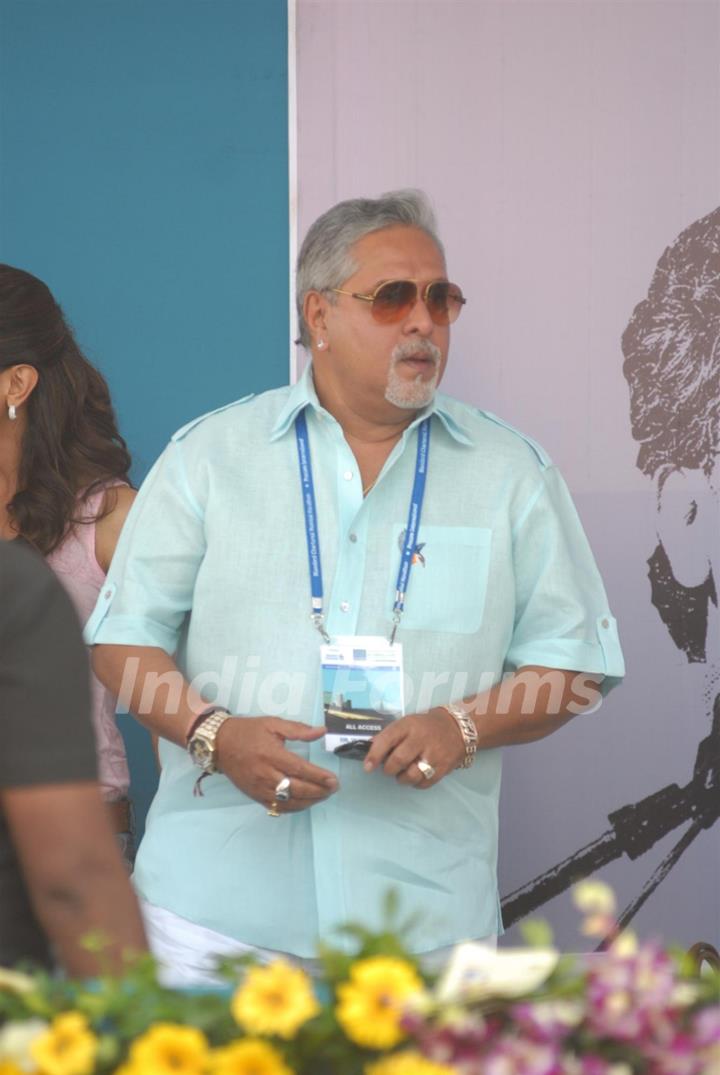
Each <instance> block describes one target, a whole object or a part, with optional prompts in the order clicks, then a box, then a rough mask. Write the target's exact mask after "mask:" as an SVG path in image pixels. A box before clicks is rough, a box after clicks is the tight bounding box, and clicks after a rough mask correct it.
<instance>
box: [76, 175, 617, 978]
mask: <svg viewBox="0 0 720 1075" xmlns="http://www.w3.org/2000/svg"><path fill="white" fill-rule="evenodd" d="M297 286H298V294H297V302H298V312H299V315H300V323H301V326H302V328H301V331H302V342H303V343H304V345H305V347H306V349H307V350H308V351H309V352H310V355H311V358H312V362H311V363H310V365H309V366H308V368H307V369H306V371H305V373H304V374H303V376H302V377H301V378H300V380H299V381H298V383H297V384H295V385H294V386H292V387H288V388H283V389H279V390H275V391H272V392H267V393H265V394H263V395H261V396H259V397H256V398H253V399H246V400H242V401H240V402H239V403H235V404H231V405H229V406H228V407H226V408H223V409H222V410H221V411H218V412H215V413H214V414H211V415H206V416H205V417H203V418H200V419H198V420H197V421H195V422H191V423H190V424H189V425H188V426H186V427H185V428H184V429H182V430H180V431H179V432H178V433H176V434H175V436H174V437H173V438H172V440H171V443H170V445H169V446H168V448H167V450H166V451H165V452H164V454H163V456H162V457H161V459H160V460H159V461H158V463H157V464H156V466H155V468H154V469H153V471H152V473H151V474H150V476H149V477H148V479H147V481H146V483H145V485H144V486H143V489H142V490H141V492H140V494H139V496H138V498H137V502H136V505H135V507H134V508H133V511H132V514H131V516H130V518H129V521H128V524H127V526H126V528H125V531H124V534H123V536H122V538H121V541H120V544H119V546H118V551H117V554H116V557H115V561H114V563H113V566H112V569H111V572H110V575H109V585H108V587H107V588H106V590H105V591H104V594H103V597H102V598H101V601H100V603H99V605H98V607H97V609H96V612H95V615H94V617H93V620H92V622H91V624H90V625H89V628H88V630H89V634H90V641H92V642H94V643H95V644H96V646H97V650H96V667H97V670H98V674H99V675H100V677H101V678H102V679H103V680H104V681H105V682H106V683H107V684H109V685H110V686H111V687H112V689H114V690H116V691H119V690H120V689H121V687H122V679H123V672H124V671H125V672H127V669H128V668H129V667H130V665H131V664H132V667H133V676H132V677H130V679H131V680H132V683H131V685H130V687H128V690H127V694H128V695H129V696H130V697H129V699H128V700H129V703H130V706H131V708H132V709H133V711H134V712H136V713H137V715H138V717H139V719H140V720H141V721H142V722H143V723H144V724H145V725H146V726H147V727H148V728H150V729H151V730H152V731H153V732H155V733H157V734H158V735H159V736H160V744H161V745H160V751H161V758H162V776H161V780H160V787H159V790H158V793H157V796H156V799H155V801H154V803H153V806H152V808H151V811H150V814H149V817H148V825H147V833H146V837H145V840H144V842H143V844H142V846H141V848H140V851H139V855H138V860H137V866H136V874H135V878H136V884H137V887H138V889H139V892H140V895H141V897H142V899H143V902H144V909H145V914H146V921H147V923H148V928H149V935H150V940H151V944H152V945H153V946H154V947H155V950H156V952H157V953H158V954H159V956H160V957H161V958H162V959H164V960H165V961H166V963H167V964H169V965H170V967H171V970H172V976H173V980H175V981H195V982H197V981H201V980H203V979H204V978H205V976H206V975H207V974H208V973H209V964H210V960H209V956H210V955H211V954H219V953H228V952H235V951H241V950H243V949H246V948H251V949H252V950H254V951H255V952H259V953H260V955H261V956H264V957H267V958H270V957H271V956H272V955H273V954H277V953H284V954H286V955H289V956H291V957H294V958H296V959H298V960H307V959H309V958H310V957H312V955H313V953H314V951H315V946H316V943H317V940H318V938H319V937H326V936H328V934H329V933H330V932H331V931H332V930H333V928H334V927H336V926H338V925H339V924H341V923H342V922H343V921H346V920H349V919H355V920H358V919H360V920H362V921H364V922H366V923H367V924H368V925H369V926H371V927H372V926H377V925H379V922H380V917H381V907H382V897H383V895H384V893H385V892H386V891H387V890H388V889H390V888H393V889H395V890H396V892H397V893H398V895H399V897H400V900H401V905H402V906H403V908H404V909H406V910H407V911H416V912H420V914H419V916H418V918H419V923H420V925H419V927H418V929H417V931H416V933H415V935H414V936H413V937H412V939H411V943H412V944H413V945H414V947H415V949H416V950H417V951H418V952H424V953H437V952H441V951H442V950H443V949H444V948H445V947H446V946H448V945H451V944H453V943H455V942H457V941H459V940H461V939H463V938H477V939H480V938H487V937H494V936H495V935H497V934H498V933H499V932H500V931H501V928H502V924H501V921H500V917H499V911H498V899H497V885H496V860H497V830H498V818H497V813H498V795H499V788H500V768H501V752H500V750H499V749H498V748H500V747H502V746H504V745H506V744H512V743H523V742H527V741H530V740H533V739H538V738H540V737H542V736H545V735H548V734H549V733H551V732H553V731H555V729H557V728H559V727H560V726H561V725H563V724H564V723H566V722H567V721H568V720H569V719H571V716H572V715H573V714H574V713H577V712H579V711H580V710H582V709H583V708H584V707H587V705H588V704H590V702H591V701H592V702H594V701H595V696H596V694H597V690H596V688H595V684H596V683H597V682H598V681H599V680H602V681H603V684H604V689H605V688H607V687H608V686H609V685H611V684H612V683H613V682H614V681H615V680H616V679H617V678H618V677H620V676H621V675H622V674H623V664H622V655H621V652H620V648H619V643H618V640H617V634H616V630H615V622H614V620H613V618H612V616H611V615H610V612H609V609H608V606H607V599H606V596H605V592H604V590H603V586H602V582H601V580H600V577H599V575H598V572H597V568H596V567H595V563H594V561H593V558H592V554H591V552H590V550H589V547H588V544H587V541H586V539H585V536H584V534H583V531H582V528H581V526H580V523H579V521H578V519H577V515H576V513H575V510H574V508H573V505H572V502H571V500H570V497H569V494H568V492H567V489H566V487H565V485H564V483H563V481H562V479H561V477H560V476H559V474H558V473H557V470H556V469H555V467H554V466H553V465H552V464H551V462H550V460H549V459H548V457H547V455H546V454H545V453H544V451H543V450H542V449H541V448H540V447H539V446H538V445H536V444H534V443H533V442H532V441H530V440H528V439H527V438H526V437H524V436H522V435H521V434H519V433H517V432H516V431H514V430H513V429H512V428H510V427H508V426H507V425H506V424H505V423H504V422H502V421H500V420H499V419H497V418H494V417H493V416H491V415H487V414H485V413H483V412H481V411H478V410H476V409H475V408H473V407H470V406H467V405H464V404H462V403H459V402H457V401H455V400H452V399H449V398H448V397H445V396H443V395H441V394H439V393H438V392H437V388H438V385H439V383H440V381H441V379H442V376H443V373H444V371H445V366H446V363H447V360H448V351H449V345H450V325H451V323H452V322H453V321H454V320H455V319H456V318H457V317H458V315H459V314H460V313H461V311H462V310H463V307H464V305H465V298H464V295H463V293H462V290H461V288H460V287H459V286H458V285H456V284H455V283H453V282H452V281H451V280H450V279H449V278H448V275H447V269H446V264H445V255H444V251H443V247H442V245H441V243H440V240H439V238H438V235H437V232H436V226H435V221H434V218H433V214H432V211H431V209H430V207H429V204H428V202H427V199H426V198H425V197H424V196H423V195H421V194H420V193H418V192H415V191H399V192H395V193H392V194H388V195H385V196H383V197H381V198H378V199H356V200H353V201H347V202H342V203H340V204H339V205H336V206H335V207H334V208H332V209H330V210H329V211H328V212H327V213H325V214H324V215H323V216H322V217H320V219H319V220H317V221H316V222H315V224H314V225H313V226H312V227H311V229H310V231H309V233H308V235H307V237H306V239H305V241H304V243H303V246H302V250H301V252H300V257H299V262H298V273H297ZM129 659H132V660H129ZM153 677H154V679H155V682H157V681H158V677H164V679H165V682H167V683H171V682H173V683H177V682H178V681H179V682H180V684H181V689H180V690H179V691H175V697H174V698H173V699H171V700H172V702H173V704H172V705H169V704H168V699H169V697H170V694H171V693H172V692H168V693H166V692H164V691H160V692H154V693H153V692H149V691H148V690H147V684H148V682H149V681H150V680H152V679H153ZM530 679H532V684H533V689H530V687H529V686H528V684H529V682H530ZM211 681H214V683H215V685H216V686H217V685H218V684H220V685H221V690H220V692H219V694H218V695H217V696H216V697H214V698H213V699H212V702H213V704H211V705H209V701H210V699H209V698H206V697H204V696H203V691H204V690H206V689H207V685H208V683H209V682H211ZM341 681H342V686H340V685H339V684H340V682H341ZM127 682H128V677H127V676H126V684H127ZM143 693H144V697H143ZM374 694H375V695H377V697H375V698H373V695H374ZM151 695H152V697H151ZM403 696H404V697H403ZM218 707H223V708H222V709H221V708H218ZM393 717H394V718H395V719H391V718H393ZM337 720H340V721H341V722H343V721H344V727H345V731H346V732H347V731H352V730H353V729H354V730H355V731H356V732H358V733H360V732H361V731H362V729H364V730H365V733H366V734H365V739H364V742H363V743H361V746H358V743H357V742H356V741H354V738H353V736H352V735H350V736H346V737H345V739H343V736H339V738H338V737H336V739H335V740H334V741H333V738H332V736H331V735H330V734H329V733H330V731H331V728H330V724H331V722H332V721H337ZM326 721H327V725H328V734H326V728H325V725H326ZM368 729H370V730H371V731H374V732H375V734H374V735H373V736H372V738H370V737H369V736H368V735H367V732H368ZM359 738H362V736H361V735H359ZM338 743H339V746H338ZM336 747H337V749H336ZM194 790H195V792H197V794H193V791H194Z"/></svg>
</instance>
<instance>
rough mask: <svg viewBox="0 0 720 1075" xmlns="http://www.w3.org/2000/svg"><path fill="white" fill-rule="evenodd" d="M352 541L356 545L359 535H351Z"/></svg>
mask: <svg viewBox="0 0 720 1075" xmlns="http://www.w3.org/2000/svg"><path fill="white" fill-rule="evenodd" d="M350 540H351V541H352V543H353V545H354V544H355V542H356V541H357V534H350Z"/></svg>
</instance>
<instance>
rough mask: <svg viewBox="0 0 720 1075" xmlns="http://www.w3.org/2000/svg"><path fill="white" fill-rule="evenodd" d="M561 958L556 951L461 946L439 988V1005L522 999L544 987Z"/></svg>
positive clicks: (439, 983) (448, 966)
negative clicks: (521, 997)
mask: <svg viewBox="0 0 720 1075" xmlns="http://www.w3.org/2000/svg"><path fill="white" fill-rule="evenodd" d="M558 958H559V957H558V953H557V952H556V951H555V950H554V949H553V948H502V949H499V950H496V949H494V948H490V947H488V946H487V945H484V944H473V943H467V944H460V945H458V946H457V948H456V949H455V951H454V952H453V954H452V955H451V956H450V961H449V963H448V965H447V967H446V968H445V972H444V974H443V976H442V978H441V979H440V981H439V982H438V984H437V986H436V997H437V1000H438V1002H439V1003H440V1004H447V1003H451V1002H453V1001H464V1000H481V999H483V998H484V997H519V996H522V995H523V994H524V993H531V992H532V991H533V990H534V989H537V987H538V986H539V985H542V983H543V982H544V981H545V980H546V979H547V978H548V977H549V976H550V974H551V973H552V972H553V970H554V969H555V967H556V965H557V961H558Z"/></svg>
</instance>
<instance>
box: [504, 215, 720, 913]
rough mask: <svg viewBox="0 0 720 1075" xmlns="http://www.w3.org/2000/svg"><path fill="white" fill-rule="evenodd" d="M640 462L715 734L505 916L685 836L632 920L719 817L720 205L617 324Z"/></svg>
mask: <svg viewBox="0 0 720 1075" xmlns="http://www.w3.org/2000/svg"><path fill="white" fill-rule="evenodd" d="M622 351H623V355H624V364H623V372H624V374H625V377H626V380H627V382H628V387H629V390H630V421H631V428H632V435H633V437H634V439H635V440H636V441H637V442H638V443H639V445H640V447H639V450H638V456H637V466H638V467H639V469H640V470H641V471H642V472H643V474H645V475H647V477H648V478H650V479H651V480H652V481H653V482H654V483H655V487H656V492H657V536H658V542H657V546H656V548H655V549H654V550H652V552H651V554H650V556H649V559H648V568H649V571H648V578H649V594H648V596H649V600H650V601H651V602H652V604H653V605H654V607H655V609H656V610H657V613H658V615H659V616H660V618H661V620H662V622H663V624H664V625H665V627H666V628H667V630H668V632H669V635H670V638H671V639H672V641H673V643H674V644H675V646H676V647H677V648H678V650H679V651H680V652H681V653H683V654H684V655H685V657H686V658H687V660H688V662H690V663H704V664H705V665H706V678H705V692H704V701H705V707H706V711H707V715H708V734H707V736H704V737H703V738H702V739H701V741H700V743H699V744H698V748H697V754H696V759H695V766H694V771H693V773H692V774H688V773H683V772H679V773H678V774H677V780H678V782H677V783H673V784H671V785H668V786H667V787H663V788H660V789H658V791H657V792H655V793H653V794H652V795H649V796H647V797H646V798H644V799H642V800H641V801H639V802H637V803H631V804H628V805H627V806H623V807H621V808H620V809H618V810H616V811H614V812H613V813H611V814H610V815H609V816H608V820H609V822H610V828H609V829H608V830H606V831H605V832H604V833H602V835H601V836H600V837H599V838H598V839H596V840H594V841H592V842H591V843H590V844H588V845H587V846H586V847H584V848H582V849H581V850H580V851H577V852H576V853H574V854H572V855H570V856H569V857H568V858H567V859H565V860H564V861H563V862H561V863H558V865H556V866H553V867H552V868H551V869H549V870H547V871H546V872H545V873H543V874H542V875H540V876H539V877H536V878H534V879H533V880H532V881H530V882H529V883H528V884H526V885H524V886H522V888H520V889H518V890H517V891H515V892H512V893H510V895H509V896H507V897H506V898H505V899H504V900H503V918H504V921H505V925H506V927H507V926H510V925H512V924H513V923H514V922H516V921H518V919H520V918H523V917H524V916H525V915H527V914H530V913H531V912H533V911H535V910H536V909H537V908H538V907H540V906H541V905H542V904H544V903H546V902H547V901H548V900H550V899H553V898H554V897H555V896H558V895H559V894H560V893H561V892H564V891H565V890H566V889H567V888H569V887H570V885H571V884H573V883H575V882H576V881H578V880H580V878H582V877H586V876H588V875H590V874H592V873H595V872H596V871H597V870H599V869H601V868H602V867H603V866H604V865H606V864H607V863H609V862H612V861H613V860H614V859H617V858H620V857H621V856H623V855H627V856H628V857H629V858H630V859H633V860H634V859H637V858H639V857H641V856H642V855H644V854H646V853H647V852H648V851H650V850H651V848H653V847H654V846H655V845H656V844H657V843H658V842H659V841H660V840H662V839H663V838H664V837H665V836H667V835H668V833H670V832H672V831H673V830H676V829H681V830H682V831H681V835H680V838H679V840H678V841H677V842H676V843H675V845H674V846H673V847H672V848H671V850H670V851H669V853H668V854H667V855H666V856H665V857H664V859H663V860H662V862H661V863H660V864H659V865H658V867H657V868H656V869H655V870H654V872H653V873H652V875H651V877H650V878H649V879H648V880H647V882H646V884H645V885H644V886H643V888H642V890H641V891H640V892H639V893H638V894H637V896H636V897H635V898H634V899H632V901H631V902H630V903H629V904H628V906H627V907H626V908H625V909H624V911H623V913H622V915H621V917H620V922H621V924H622V925H626V924H627V923H628V922H629V921H630V920H631V919H632V918H633V917H634V915H635V914H637V912H638V910H639V909H640V908H641V907H642V905H643V904H644V903H645V902H646V901H647V900H648V899H649V897H650V896H651V895H652V893H653V892H654V891H655V889H656V888H657V887H658V885H659V884H660V883H661V882H662V880H663V879H664V878H665V877H667V875H668V873H669V872H670V871H671V870H672V869H673V867H674V866H675V864H676V863H677V862H678V861H679V859H680V858H681V856H682V855H683V853H684V852H685V850H686V849H687V848H688V847H689V846H690V844H691V843H693V841H694V840H695V839H696V838H697V837H698V836H699V835H700V834H701V833H702V832H703V830H706V829H709V828H711V827H712V826H713V825H714V824H715V822H716V821H717V820H718V818H719V817H720V689H719V686H720V684H719V680H720V615H719V614H718V594H717V582H718V580H720V462H719V460H720V208H718V209H716V210H714V211H713V212H712V213H709V214H708V215H707V216H705V217H703V218H702V219H700V220H697V221H695V222H694V223H693V224H691V225H690V226H689V227H688V228H686V229H685V230H684V231H683V232H682V233H681V234H680V235H679V236H678V238H677V239H676V240H675V241H674V242H673V243H672V244H671V245H670V246H669V247H668V248H667V249H666V250H665V252H664V253H663V255H662V257H661V258H660V260H659V262H658V264H657V267H656V269H655V272H654V274H653V277H652V280H651V283H650V287H649V289H648V294H647V297H646V298H645V299H643V300H642V302H640V303H639V304H638V305H637V306H636V307H635V310H634V311H633V314H632V316H631V318H630V321H629V323H628V325H627V327H626V329H625V331H624V333H623V336H622Z"/></svg>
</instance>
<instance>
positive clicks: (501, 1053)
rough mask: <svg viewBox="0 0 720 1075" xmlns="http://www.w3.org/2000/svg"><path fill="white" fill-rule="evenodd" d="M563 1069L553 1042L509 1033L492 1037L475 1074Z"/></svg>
mask: <svg viewBox="0 0 720 1075" xmlns="http://www.w3.org/2000/svg"><path fill="white" fill-rule="evenodd" d="M564 1071H565V1068H564V1065H563V1063H562V1059H561V1056H560V1054H559V1053H558V1051H557V1049H556V1048H555V1047H554V1046H553V1045H551V1044H549V1043H547V1042H534V1041H529V1040H528V1039H527V1038H516V1037H514V1036H511V1035H509V1034H503V1036H502V1037H499V1038H497V1039H496V1040H495V1042H494V1043H493V1045H492V1047H491V1049H490V1050H489V1052H488V1053H487V1054H486V1056H485V1059H484V1061H483V1063H482V1067H478V1068H477V1072H478V1075H564ZM473 1075H474V1073H473Z"/></svg>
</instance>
